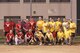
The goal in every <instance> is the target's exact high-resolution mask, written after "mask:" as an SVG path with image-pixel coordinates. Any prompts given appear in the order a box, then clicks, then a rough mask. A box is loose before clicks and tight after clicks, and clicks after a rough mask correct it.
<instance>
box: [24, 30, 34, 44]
mask: <svg viewBox="0 0 80 53" xmlns="http://www.w3.org/2000/svg"><path fill="white" fill-rule="evenodd" d="M33 42H34V36H33V33H32V30H31V29H29V31H28V32H27V33H26V34H25V43H27V44H31V43H33Z"/></svg>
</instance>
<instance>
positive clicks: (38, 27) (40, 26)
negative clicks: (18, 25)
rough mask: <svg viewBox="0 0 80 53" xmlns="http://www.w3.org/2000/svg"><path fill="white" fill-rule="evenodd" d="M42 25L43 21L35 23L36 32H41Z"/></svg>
mask: <svg viewBox="0 0 80 53" xmlns="http://www.w3.org/2000/svg"><path fill="white" fill-rule="evenodd" d="M43 23H44V21H43V20H39V21H37V23H36V25H37V29H38V30H42V28H43Z"/></svg>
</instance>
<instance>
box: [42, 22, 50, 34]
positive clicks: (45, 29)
mask: <svg viewBox="0 0 80 53" xmlns="http://www.w3.org/2000/svg"><path fill="white" fill-rule="evenodd" d="M48 29H49V28H48V22H46V23H44V24H43V32H44V33H46V32H47V31H48Z"/></svg>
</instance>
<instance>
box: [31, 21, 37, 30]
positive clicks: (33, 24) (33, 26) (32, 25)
mask: <svg viewBox="0 0 80 53" xmlns="http://www.w3.org/2000/svg"><path fill="white" fill-rule="evenodd" d="M30 24H31V29H32V30H34V29H35V26H36V22H35V21H34V20H30Z"/></svg>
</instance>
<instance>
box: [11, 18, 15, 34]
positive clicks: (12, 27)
mask: <svg viewBox="0 0 80 53" xmlns="http://www.w3.org/2000/svg"><path fill="white" fill-rule="evenodd" d="M10 22H11V29H12V30H13V33H14V34H15V22H14V21H13V20H12V19H11V21H10Z"/></svg>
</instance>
